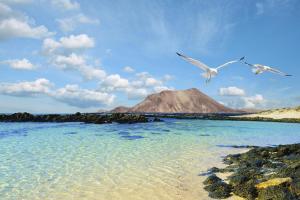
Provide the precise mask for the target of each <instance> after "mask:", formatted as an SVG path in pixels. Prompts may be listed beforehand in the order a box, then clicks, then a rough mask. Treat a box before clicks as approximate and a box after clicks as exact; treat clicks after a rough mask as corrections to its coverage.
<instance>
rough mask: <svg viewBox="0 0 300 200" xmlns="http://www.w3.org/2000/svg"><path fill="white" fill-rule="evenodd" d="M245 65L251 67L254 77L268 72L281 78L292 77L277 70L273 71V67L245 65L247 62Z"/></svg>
mask: <svg viewBox="0 0 300 200" xmlns="http://www.w3.org/2000/svg"><path fill="white" fill-rule="evenodd" d="M244 63H245V64H246V65H249V66H250V67H252V71H253V73H255V74H256V75H257V74H261V73H263V72H266V71H269V72H272V73H275V74H279V75H281V76H292V75H290V74H286V73H284V72H282V71H279V70H278V69H275V68H273V67H269V66H266V65H261V64H250V63H247V62H244Z"/></svg>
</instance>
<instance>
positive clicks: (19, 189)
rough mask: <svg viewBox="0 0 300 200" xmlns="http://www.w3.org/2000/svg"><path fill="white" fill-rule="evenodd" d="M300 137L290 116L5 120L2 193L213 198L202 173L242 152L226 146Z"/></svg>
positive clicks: (10, 196) (9, 198)
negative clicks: (119, 120)
mask: <svg viewBox="0 0 300 200" xmlns="http://www.w3.org/2000/svg"><path fill="white" fill-rule="evenodd" d="M297 142H300V124H286V123H270V122H237V121H206V120H168V121H167V122H160V123H145V124H131V125H124V124H123V125H120V124H107V125H95V124H81V123H0V199H1V200H19V199H20V200H36V199H42V200H48V199H53V200H71V199H72V200H74V199H81V200H82V199H89V200H90V199H98V200H125V199H126V200H127V199H128V200H138V199H143V200H155V199H157V200H158V199H160V200H164V199H170V200H177V199H186V200H190V199H191V200H192V199H208V198H207V193H206V192H205V191H204V190H203V189H202V184H201V183H202V181H203V179H204V178H205V177H202V176H199V175H198V174H199V173H201V172H204V171H205V170H207V169H208V168H210V167H212V166H223V165H222V163H221V160H222V156H225V155H226V154H229V153H237V152H240V151H243V150H241V149H232V148H226V147H222V145H276V144H286V143H297Z"/></svg>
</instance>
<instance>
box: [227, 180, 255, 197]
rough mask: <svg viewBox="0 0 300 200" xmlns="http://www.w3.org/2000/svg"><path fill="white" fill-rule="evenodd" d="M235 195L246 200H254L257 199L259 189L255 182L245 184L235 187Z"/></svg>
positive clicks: (250, 181)
mask: <svg viewBox="0 0 300 200" xmlns="http://www.w3.org/2000/svg"><path fill="white" fill-rule="evenodd" d="M233 193H234V194H235V195H238V196H239V197H243V198H245V199H249V200H254V199H255V198H256V197H257V189H256V188H255V183H254V181H253V180H249V181H247V182H243V183H241V184H238V185H235V186H234V187H233Z"/></svg>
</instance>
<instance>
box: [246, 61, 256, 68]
mask: <svg viewBox="0 0 300 200" xmlns="http://www.w3.org/2000/svg"><path fill="white" fill-rule="evenodd" d="M244 64H245V65H248V66H250V67H254V68H258V66H255V65H253V64H250V63H247V62H244Z"/></svg>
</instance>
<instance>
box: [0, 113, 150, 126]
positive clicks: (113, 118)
mask: <svg viewBox="0 0 300 200" xmlns="http://www.w3.org/2000/svg"><path fill="white" fill-rule="evenodd" d="M149 121H150V120H149V119H148V118H147V117H145V116H143V115H138V114H121V113H115V114H105V115H101V114H81V113H79V112H77V113H75V114H64V115H59V114H46V115H32V114H30V113H26V112H25V113H14V114H11V115H6V114H2V115H0V122H85V123H94V124H104V123H112V122H117V123H129V124H130V123H139V122H149Z"/></svg>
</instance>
